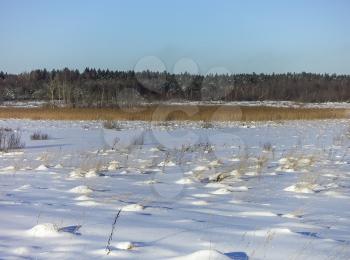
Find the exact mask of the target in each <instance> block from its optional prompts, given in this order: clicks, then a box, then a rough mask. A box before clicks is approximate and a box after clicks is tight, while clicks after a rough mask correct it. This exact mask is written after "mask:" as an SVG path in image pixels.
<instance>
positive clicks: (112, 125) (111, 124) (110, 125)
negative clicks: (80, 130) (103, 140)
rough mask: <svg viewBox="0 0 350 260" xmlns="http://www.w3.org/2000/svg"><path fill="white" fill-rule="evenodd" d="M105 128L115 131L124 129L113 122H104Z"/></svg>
mask: <svg viewBox="0 0 350 260" xmlns="http://www.w3.org/2000/svg"><path fill="white" fill-rule="evenodd" d="M103 127H104V128H105V129H115V130H121V128H122V127H121V126H120V124H119V123H118V122H116V121H112V120H107V121H104V122H103Z"/></svg>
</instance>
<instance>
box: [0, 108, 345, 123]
mask: <svg viewBox="0 0 350 260" xmlns="http://www.w3.org/2000/svg"><path fill="white" fill-rule="evenodd" d="M0 118H18V119H34V120H141V121H175V120H176V121H182V120H191V121H268V120H271V121H276V120H312V119H337V118H350V110H349V109H331V108H284V107H283V108H278V107H261V106H259V107H258V106H256V107H248V106H229V105H224V106H219V105H200V106H194V105H149V106H137V107H132V108H0Z"/></svg>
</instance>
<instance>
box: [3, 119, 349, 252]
mask: <svg viewBox="0 0 350 260" xmlns="http://www.w3.org/2000/svg"><path fill="white" fill-rule="evenodd" d="M349 123H350V121H349V120H326V121H290V122H279V123H273V122H265V123H263V122H260V123H244V124H243V123H220V124H219V123H218V124H213V125H212V126H210V125H208V124H201V123H193V122H192V123H190V122H187V123H186V122H182V123H163V124H158V125H150V124H147V123H142V122H123V123H120V127H121V130H106V129H103V128H102V127H101V125H102V123H101V122H59V121H29V120H1V121H0V127H7V128H9V127H10V128H13V129H18V131H21V132H22V138H23V141H24V142H25V143H26V147H25V148H24V149H22V150H16V151H12V152H8V153H0V259H22V258H23V259H100V258H111V259H114V258H118V259H168V258H170V259H248V257H249V259H349V258H350V203H349V198H350V165H349V163H350V155H349V154H348V151H349V146H350V130H349V127H350V125H349ZM204 125H205V126H206V128H203V126H204ZM38 130H39V131H41V132H42V133H47V134H48V135H49V137H50V138H49V140H42V141H32V140H30V135H31V134H32V133H33V132H35V131H38ZM120 210H121V211H120ZM118 212H119V213H120V214H119V216H118V217H117V214H118Z"/></svg>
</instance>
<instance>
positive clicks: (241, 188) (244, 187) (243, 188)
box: [231, 186, 249, 191]
mask: <svg viewBox="0 0 350 260" xmlns="http://www.w3.org/2000/svg"><path fill="white" fill-rule="evenodd" d="M231 190H232V191H248V190H249V188H248V187H247V186H239V187H231Z"/></svg>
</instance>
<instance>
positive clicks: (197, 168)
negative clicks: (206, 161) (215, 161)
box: [193, 166, 209, 172]
mask: <svg viewBox="0 0 350 260" xmlns="http://www.w3.org/2000/svg"><path fill="white" fill-rule="evenodd" d="M208 170H209V168H208V167H206V166H197V167H196V168H194V169H193V171H194V172H203V171H208Z"/></svg>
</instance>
